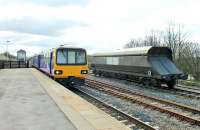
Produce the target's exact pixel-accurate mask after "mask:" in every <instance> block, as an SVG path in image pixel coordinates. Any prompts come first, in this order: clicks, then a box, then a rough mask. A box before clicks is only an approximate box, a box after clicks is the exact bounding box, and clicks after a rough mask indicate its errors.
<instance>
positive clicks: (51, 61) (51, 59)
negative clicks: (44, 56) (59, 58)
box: [49, 52, 53, 75]
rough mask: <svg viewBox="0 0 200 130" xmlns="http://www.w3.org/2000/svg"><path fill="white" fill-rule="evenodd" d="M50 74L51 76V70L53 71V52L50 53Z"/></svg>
mask: <svg viewBox="0 0 200 130" xmlns="http://www.w3.org/2000/svg"><path fill="white" fill-rule="evenodd" d="M49 68H50V74H51V75H52V69H53V52H51V53H50V67H49Z"/></svg>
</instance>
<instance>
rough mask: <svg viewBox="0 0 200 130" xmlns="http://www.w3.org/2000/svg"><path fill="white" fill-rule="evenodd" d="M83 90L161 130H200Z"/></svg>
mask: <svg viewBox="0 0 200 130" xmlns="http://www.w3.org/2000/svg"><path fill="white" fill-rule="evenodd" d="M80 89H81V90H83V91H86V92H87V93H89V94H91V95H93V96H95V97H96V98H98V99H101V100H102V101H105V102H107V103H108V104H110V105H112V106H115V107H117V108H118V109H120V110H122V111H124V112H127V113H129V114H130V115H132V116H134V117H137V118H139V119H140V120H142V121H144V122H147V123H149V124H150V125H152V126H154V127H159V130H183V129H184V130H199V129H200V127H198V126H191V125H190V124H188V123H185V122H181V121H179V120H177V119H176V118H174V117H169V116H168V115H167V114H164V113H160V112H158V111H154V110H151V109H148V108H144V107H143V106H140V105H138V104H134V103H131V102H127V101H126V100H122V99H119V98H116V97H113V96H110V95H107V94H105V93H103V92H100V91H97V90H94V89H91V88H90V89H88V88H86V87H80Z"/></svg>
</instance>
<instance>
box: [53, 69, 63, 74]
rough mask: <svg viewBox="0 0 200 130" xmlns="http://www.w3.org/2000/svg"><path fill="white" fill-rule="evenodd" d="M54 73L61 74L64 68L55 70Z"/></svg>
mask: <svg viewBox="0 0 200 130" xmlns="http://www.w3.org/2000/svg"><path fill="white" fill-rule="evenodd" d="M54 74H56V75H60V74H62V70H55V71H54Z"/></svg>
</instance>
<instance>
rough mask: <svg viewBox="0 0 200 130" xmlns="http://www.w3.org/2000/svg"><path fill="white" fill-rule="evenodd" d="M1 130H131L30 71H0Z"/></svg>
mask: <svg viewBox="0 0 200 130" xmlns="http://www.w3.org/2000/svg"><path fill="white" fill-rule="evenodd" d="M0 120H1V121H0V130H130V128H128V127H127V126H125V125H124V124H122V123H121V122H119V121H117V120H116V119H114V118H113V117H111V116H109V115H108V114H106V113H105V112H103V111H102V110H100V109H98V108H96V107H95V106H93V105H92V104H90V103H88V102H87V101H85V100H84V99H82V98H80V97H79V96H78V95H76V94H74V93H72V92H71V91H69V90H68V89H66V88H65V87H63V86H62V85H60V84H59V83H57V82H55V81H54V80H52V79H50V78H49V77H48V76H46V75H44V74H43V73H41V72H40V71H38V70H36V69H33V68H24V69H2V70H0Z"/></svg>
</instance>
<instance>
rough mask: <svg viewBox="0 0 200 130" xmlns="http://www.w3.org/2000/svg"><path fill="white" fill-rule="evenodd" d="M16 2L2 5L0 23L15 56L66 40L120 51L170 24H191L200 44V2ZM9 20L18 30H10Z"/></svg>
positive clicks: (0, 35) (91, 49)
mask: <svg viewBox="0 0 200 130" xmlns="http://www.w3.org/2000/svg"><path fill="white" fill-rule="evenodd" d="M12 1H13V0H12ZM14 1H15V2H12V4H11V3H10V4H9V3H8V2H7V3H6V4H5V2H4V4H5V6H0V12H4V13H1V15H0V24H1V23H3V25H0V28H2V30H3V31H0V38H1V39H2V40H4V41H5V40H6V39H11V40H12V41H13V42H15V46H14V45H13V49H12V52H13V53H14V52H16V51H17V49H18V48H19V47H24V48H27V49H28V50H31V51H33V52H38V51H37V50H41V49H44V46H45V47H46V48H52V47H53V46H57V45H58V44H59V43H60V42H73V43H77V44H76V45H77V46H80V47H84V48H86V49H88V50H89V52H94V51H97V50H98V51H100V50H114V49H117V48H121V47H122V46H123V45H124V44H125V43H127V42H128V41H129V40H130V39H131V38H140V37H143V36H144V35H145V33H147V32H149V31H151V30H152V29H155V30H164V29H165V28H166V26H167V24H168V23H169V22H170V21H174V22H177V23H181V24H185V28H186V31H187V30H188V31H190V36H191V37H190V38H191V39H194V40H196V41H199V40H200V38H199V37H198V35H199V34H200V31H199V27H200V17H198V16H197V13H198V12H200V8H199V7H198V5H199V4H200V2H199V1H190V0H177V1H174V0H168V1H166V0H151V1H150V0H140V1H138V0H90V1H87V2H86V3H84V6H81V5H83V3H82V2H81V1H79V0H76V1H75V3H70V1H68V3H65V4H63V3H62V2H64V1H62V0H61V1H59V2H58V3H57V4H56V5H55V6H54V5H53V4H52V3H51V1H50V0H49V1H46V4H45V3H44V2H42V3H41V2H39V1H33V0H32V1H31V0H28V2H24V0H14ZM21 2H24V3H21ZM79 2H80V4H79ZM0 3H2V1H1V0H0ZM7 21H9V22H10V25H12V26H5V25H4V24H6V22H7ZM27 21H28V22H27ZM70 22H72V23H75V25H74V24H71V23H70ZM17 23H18V24H17ZM23 24H25V25H24V28H23V29H22V28H20V27H22V25H23ZM30 25H33V26H31V27H30ZM82 25H83V26H82ZM84 25H87V26H84ZM16 26H17V27H16ZM71 26H73V27H71ZM5 30H7V31H5ZM19 30H21V31H19ZM16 31H17V32H16ZM41 32H42V33H41ZM52 34H53V35H52ZM42 35H46V36H42ZM0 42H1V41H0ZM22 43H23V44H22ZM17 45H19V46H18V47H16V46H17ZM31 45H32V46H31ZM31 47H34V48H35V49H30V48H31ZM38 48H40V49H38Z"/></svg>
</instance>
